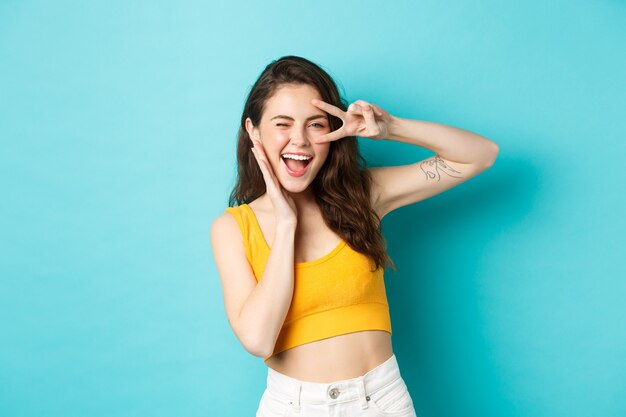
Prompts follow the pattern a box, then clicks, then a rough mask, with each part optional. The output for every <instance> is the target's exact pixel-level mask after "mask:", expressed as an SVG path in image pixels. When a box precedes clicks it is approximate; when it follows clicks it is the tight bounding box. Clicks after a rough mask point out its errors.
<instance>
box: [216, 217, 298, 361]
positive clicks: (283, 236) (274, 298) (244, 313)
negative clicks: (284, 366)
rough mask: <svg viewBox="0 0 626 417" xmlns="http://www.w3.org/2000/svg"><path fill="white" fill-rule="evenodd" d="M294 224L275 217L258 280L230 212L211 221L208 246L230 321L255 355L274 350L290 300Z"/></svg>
mask: <svg viewBox="0 0 626 417" xmlns="http://www.w3.org/2000/svg"><path fill="white" fill-rule="evenodd" d="M295 230H296V227H295V226H293V225H291V224H289V223H277V225H276V233H275V238H274V243H273V244H272V249H271V251H270V254H269V256H268V259H267V264H266V266H265V270H264V271H263V276H262V277H261V278H260V279H259V282H258V283H257V281H256V279H255V277H254V272H253V271H252V268H251V266H250V263H249V262H248V260H247V258H246V253H245V247H244V244H243V240H242V237H241V233H240V231H239V226H238V225H237V222H236V220H235V219H234V218H233V216H232V215H231V214H230V213H224V214H222V215H221V216H219V217H218V218H217V219H215V221H214V222H213V225H212V226H211V246H212V249H213V256H214V259H215V263H216V265H217V268H218V273H219V277H220V281H221V284H222V293H223V297H224V307H225V309H226V315H227V317H228V321H229V323H230V325H231V327H232V329H233V331H234V332H235V335H236V336H237V338H238V339H239V341H240V342H241V343H242V345H243V346H244V348H245V349H246V350H247V351H248V352H250V353H251V354H253V355H255V356H261V357H266V356H269V355H270V354H271V352H272V351H273V350H274V345H275V343H276V339H277V338H278V334H279V333H280V329H281V328H282V325H283V322H284V320H285V317H286V316H287V312H288V311H289V306H290V305H291V299H292V296H293V279H294V240H295Z"/></svg>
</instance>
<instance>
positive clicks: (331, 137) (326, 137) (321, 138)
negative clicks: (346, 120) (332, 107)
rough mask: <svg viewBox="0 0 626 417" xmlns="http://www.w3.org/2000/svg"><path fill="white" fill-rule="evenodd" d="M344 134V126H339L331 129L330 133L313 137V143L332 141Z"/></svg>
mask: <svg viewBox="0 0 626 417" xmlns="http://www.w3.org/2000/svg"><path fill="white" fill-rule="evenodd" d="M346 136H347V135H346V129H345V127H344V126H341V127H340V128H339V129H337V130H333V131H332V132H330V133H326V134H325V135H319V136H318V137H316V138H315V143H326V142H332V141H335V140H338V139H341V138H345V137H346Z"/></svg>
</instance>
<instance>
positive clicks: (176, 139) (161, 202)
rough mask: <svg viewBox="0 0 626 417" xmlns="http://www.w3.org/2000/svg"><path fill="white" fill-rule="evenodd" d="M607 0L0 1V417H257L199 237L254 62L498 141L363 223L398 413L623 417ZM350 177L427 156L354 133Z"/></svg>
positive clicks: (251, 362)
mask: <svg viewBox="0 0 626 417" xmlns="http://www.w3.org/2000/svg"><path fill="white" fill-rule="evenodd" d="M625 21H626V5H625V3H624V2H622V1H600V0H596V1H564V0H556V1H550V2H545V1H539V0H530V1H527V2H503V1H494V0H485V1H460V0H455V1H447V2H439V1H408V0H406V1H390V2H380V1H364V0H360V1H326V0H324V1H315V2H299V1H264V2H252V1H249V2H241V1H234V2H230V3H229V2H221V3H214V2H201V1H176V2H174V1H171V2H165V1H117V0H114V1H111V0H110V1H84V2H79V1H74V2H71V1H55V2H44V1H38V2H37V1H27V0H22V1H18V0H2V1H0V138H1V144H2V146H1V148H0V163H1V167H0V185H1V190H2V197H1V199H0V230H1V231H0V233H1V236H2V243H1V247H0V249H1V252H0V253H1V255H0V258H1V263H0V278H1V281H0V338H1V341H0V415H2V416H3V417H26V416H28V417H31V416H32V417H34V416H48V417H53V416H54V417H56V416H59V417H85V416H90V417H104V416H115V417H127V416H128V417H130V416H138V417H140V416H146V417H148V416H149V417H161V416H163V417H165V416H185V417H199V416H233V417H234V416H236V417H239V416H253V415H254V412H255V411H256V407H257V404H258V401H259V399H260V396H261V393H262V391H263V389H264V387H265V377H266V367H265V365H264V363H263V360H262V359H261V358H258V357H254V356H251V355H250V354H249V353H247V352H246V351H245V350H244V349H243V347H242V346H241V345H240V344H239V342H238V340H237V339H236V337H235V335H234V333H233V332H232V329H231V328H230V326H229V324H228V322H227V319H226V314H225V311H224V306H223V300H222V294H221V287H220V281H219V277H218V275H217V271H216V267H215V265H214V261H213V258H212V254H211V247H210V240H209V229H210V224H211V222H212V220H213V219H214V218H215V217H217V216H218V215H219V214H221V213H222V212H223V211H224V208H225V207H226V206H227V197H228V193H229V192H230V190H231V188H232V186H233V184H234V180H235V139H236V133H237V128H238V124H239V120H240V117H241V110H242V107H243V102H244V99H245V96H246V94H247V93H248V91H249V89H250V87H251V86H252V84H253V82H254V81H255V79H256V77H257V76H258V75H259V74H260V72H261V71H262V69H263V68H264V67H265V65H267V64H268V63H269V62H270V61H271V60H273V59H277V58H279V57H281V56H283V55H291V54H295V55H300V56H304V57H306V58H308V59H311V60H313V61H314V62H316V63H318V64H319V65H321V66H322V67H323V68H325V69H326V70H327V71H328V72H329V73H330V74H331V75H332V76H333V77H335V79H336V80H337V83H338V84H339V86H340V89H341V90H342V92H343V93H344V94H345V97H346V99H347V100H348V101H349V102H351V101H354V100H357V99H363V100H367V101H370V102H372V103H374V104H377V105H380V106H381V107H383V108H385V109H386V110H388V111H389V112H391V113H392V114H394V115H396V116H399V117H407V118H413V119H419V120H428V121H434V122H440V123H445V124H450V125H453V126H457V127H461V128H465V129H468V130H471V131H474V132H476V133H479V134H481V135H483V136H485V137H487V138H489V139H491V140H493V141H495V142H496V143H497V144H498V145H499V146H500V154H499V156H498V159H497V161H496V163H495V164H494V165H493V166H492V167H491V168H490V169H489V170H488V171H486V172H484V173H483V174H481V175H479V176H478V177H476V178H473V179H471V180H470V181H468V182H466V183H464V184H461V185H460V186H459V187H457V188H454V189H452V190H450V191H448V192H446V193H443V194H441V195H438V196H436V197H434V198H432V199H429V200H426V201H423V202H420V203H418V204H414V205H411V206H407V207H403V208H401V209H399V210H397V211H395V212H393V213H392V214H390V215H388V216H387V217H385V220H384V222H383V231H384V234H385V237H386V239H387V242H388V247H389V252H390V255H391V257H392V258H393V259H394V261H395V262H396V264H397V266H398V268H399V271H398V273H395V272H394V271H393V270H391V269H388V271H387V274H386V283H387V284H386V285H387V291H388V298H389V302H390V305H391V315H392V322H393V328H394V335H393V344H394V351H395V353H396V356H397V357H398V361H399V363H400V367H401V371H402V373H403V376H404V378H405V380H406V382H407V385H408V386H409V390H410V392H411V395H412V397H413V400H414V403H415V408H416V411H417V414H418V416H420V417H448V416H450V417H464V416H465V417H473V416H482V417H488V416H489V417H491V416H493V417H522V416H524V417H525V416H529V417H566V416H567V417H579V416H580V417H589V416H602V417H618V416H624V415H626V396H625V395H624V394H625V392H626V332H625V329H626V309H625V307H624V300H625V299H626V284H625V282H624V278H625V277H626V261H625V259H624V253H625V250H624V249H625V246H626V245H625V236H626V221H625V220H624V213H626V210H625V208H626V207H625V206H626V204H625V196H624V178H625V175H624V155H626V122H625V120H626V118H625V117H624V112H625V109H626V93H625V92H626V82H625V81H626V77H625V75H624V74H626V54H625V53H624V45H625V44H626V25H625V24H624V22H625ZM359 142H360V145H361V148H362V151H363V153H364V155H365V157H366V159H367V160H368V162H369V164H370V165H371V166H379V165H399V164H405V163H411V162H415V161H418V160H420V159H423V158H426V157H428V156H431V155H432V152H431V151H428V150H426V149H422V148H417V147H412V146H410V145H406V144H402V143H398V142H391V141H380V142H374V141H371V140H368V139H363V138H362V139H359Z"/></svg>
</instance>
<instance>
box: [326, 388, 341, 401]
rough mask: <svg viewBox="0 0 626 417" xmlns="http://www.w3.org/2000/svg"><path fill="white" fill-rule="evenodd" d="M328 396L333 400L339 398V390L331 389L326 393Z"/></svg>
mask: <svg viewBox="0 0 626 417" xmlns="http://www.w3.org/2000/svg"><path fill="white" fill-rule="evenodd" d="M328 395H330V398H332V399H333V400H334V399H335V398H337V397H338V396H339V390H338V389H337V388H333V389H331V390H330V391H329V392H328Z"/></svg>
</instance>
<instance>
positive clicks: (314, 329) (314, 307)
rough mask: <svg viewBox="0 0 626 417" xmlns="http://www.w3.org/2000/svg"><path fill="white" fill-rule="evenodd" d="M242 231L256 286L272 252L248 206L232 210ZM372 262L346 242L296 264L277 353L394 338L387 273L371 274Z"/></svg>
mask: <svg viewBox="0 0 626 417" xmlns="http://www.w3.org/2000/svg"><path fill="white" fill-rule="evenodd" d="M226 211H227V212H229V213H231V214H232V215H233V216H234V217H235V219H236V220H237V223H238V224H239V228H240V229H241V234H242V237H243V241H244V243H245V247H246V256H247V258H248V261H249V262H250V265H251V266H252V270H253V271H254V275H255V277H256V280H257V282H258V281H259V279H261V277H262V276H263V270H264V269H265V264H266V263H267V258H268V256H269V253H270V247H269V246H268V244H267V242H266V241H265V238H264V237H263V232H262V231H261V227H260V226H259V223H258V222H257V219H256V216H255V215H254V212H253V211H252V209H251V208H250V207H249V206H248V205H247V204H241V205H239V206H236V207H228V208H227V209H226ZM372 266H373V261H372V260H371V258H369V257H368V256H366V255H364V254H362V253H360V252H357V251H355V250H353V249H352V248H351V247H350V246H349V245H348V244H347V242H346V241H345V240H341V242H339V244H338V245H337V246H336V247H335V248H334V249H333V250H332V251H330V252H329V253H327V254H326V255H324V256H322V257H321V258H319V259H315V260H313V261H309V262H296V263H295V264H294V291H293V297H292V301H291V306H290V307H289V311H288V313H287V316H286V318H285V322H284V324H283V327H282V329H281V331H280V333H279V335H278V339H277V340H276V344H275V346H274V352H273V353H272V354H271V355H270V356H268V357H266V358H264V361H267V360H268V359H269V358H271V357H272V356H274V355H276V354H277V353H279V352H282V351H284V350H287V349H290V348H292V347H295V346H299V345H303V344H305V343H310V342H313V341H316V340H320V339H326V338H328V337H332V336H337V335H341V334H346V333H352V332H358V331H362V330H385V331H387V332H389V334H391V318H390V314H389V304H388V303H387V294H386V291H385V282H384V278H383V268H382V267H381V268H378V270H377V271H376V272H371V271H370V269H371V267H372Z"/></svg>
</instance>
